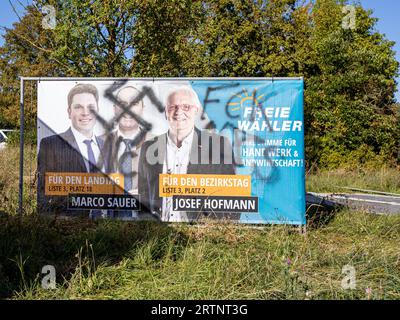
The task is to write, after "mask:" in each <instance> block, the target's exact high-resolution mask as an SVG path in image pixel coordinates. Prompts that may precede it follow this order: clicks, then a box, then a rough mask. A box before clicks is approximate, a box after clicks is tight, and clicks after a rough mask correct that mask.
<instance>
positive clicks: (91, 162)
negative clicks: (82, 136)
mask: <svg viewBox="0 0 400 320" xmlns="http://www.w3.org/2000/svg"><path fill="white" fill-rule="evenodd" d="M83 143H84V144H86V147H87V151H88V160H89V172H96V171H97V168H96V159H95V158H94V152H93V149H92V140H84V141H83ZM101 214H102V211H101V210H96V209H94V210H93V209H92V210H90V213H89V217H90V218H92V219H97V218H99V217H100V216H101Z"/></svg>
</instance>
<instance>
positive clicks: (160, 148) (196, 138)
mask: <svg viewBox="0 0 400 320" xmlns="http://www.w3.org/2000/svg"><path fill="white" fill-rule="evenodd" d="M217 140H219V146H220V147H219V148H218V152H214V157H215V154H217V156H218V155H219V159H218V161H215V160H216V159H214V163H213V159H212V149H213V141H217ZM207 143H208V146H209V147H210V148H209V152H208V154H206V159H205V160H206V161H204V159H203V161H202V159H201V157H202V154H203V157H204V152H203V153H202V151H204V150H205V149H204V150H202V149H203V148H206V145H207ZM166 145H167V134H166V133H165V134H163V135H160V136H158V137H155V138H154V139H152V140H149V141H146V142H145V143H144V144H143V146H142V150H141V152H140V159H139V194H140V199H141V205H142V209H143V210H146V211H147V212H150V213H152V214H153V215H155V216H158V217H159V218H160V217H161V210H162V198H160V197H159V181H158V179H159V174H161V173H162V171H163V164H164V159H165V153H166ZM149 149H150V150H149ZM153 149H154V150H155V156H156V157H157V159H159V161H158V162H157V163H151V160H150V159H149V157H148V156H146V154H147V153H148V151H149V153H150V154H151V153H153ZM196 149H197V150H196ZM225 155H228V158H229V157H231V158H230V159H231V160H232V161H230V164H224V159H225ZM202 162H203V163H202ZM204 162H205V163H204ZM215 162H216V163H215ZM187 174H235V167H234V165H233V152H232V147H231V145H230V143H229V141H228V139H226V138H225V137H223V136H221V135H218V134H215V133H210V132H207V131H200V130H199V129H197V128H195V134H194V135H193V142H192V147H191V151H190V155H189V165H188V168H187ZM201 216H209V217H211V218H230V219H239V217H240V214H233V213H229V214H218V216H216V215H215V214H213V215H211V214H210V213H209V212H203V213H188V218H189V219H190V220H197V219H198V218H200V217H201Z"/></svg>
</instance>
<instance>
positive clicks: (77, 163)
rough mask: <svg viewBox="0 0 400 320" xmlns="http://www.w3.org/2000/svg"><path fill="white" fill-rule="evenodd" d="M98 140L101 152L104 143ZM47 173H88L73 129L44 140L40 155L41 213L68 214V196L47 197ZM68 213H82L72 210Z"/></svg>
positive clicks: (39, 185) (39, 202)
mask: <svg viewBox="0 0 400 320" xmlns="http://www.w3.org/2000/svg"><path fill="white" fill-rule="evenodd" d="M96 140H97V143H98V145H99V148H100V151H101V150H102V149H103V141H102V140H101V139H100V138H98V137H96ZM45 172H87V169H86V165H85V160H84V158H83V156H82V155H81V153H80V151H79V147H78V144H77V142H76V140H75V137H74V134H73V133H72V130H71V128H69V129H68V130H67V131H65V132H63V133H61V134H59V135H52V136H50V137H47V138H44V139H42V140H41V141H40V147H39V155H38V175H39V176H38V208H39V212H67V210H66V209H67V196H45V194H44V187H45ZM68 213H70V214H74V213H81V212H77V211H75V210H74V211H73V210H70V211H68ZM86 213H87V212H86Z"/></svg>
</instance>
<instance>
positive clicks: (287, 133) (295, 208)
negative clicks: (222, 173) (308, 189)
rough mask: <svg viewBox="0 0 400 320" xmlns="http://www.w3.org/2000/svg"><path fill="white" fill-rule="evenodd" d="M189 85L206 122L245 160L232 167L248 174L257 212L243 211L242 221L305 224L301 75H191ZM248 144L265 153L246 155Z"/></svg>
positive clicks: (250, 147)
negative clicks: (221, 77) (223, 77)
mask: <svg viewBox="0 0 400 320" xmlns="http://www.w3.org/2000/svg"><path fill="white" fill-rule="evenodd" d="M191 85H192V87H193V89H194V90H195V91H196V92H197V94H198V96H199V98H200V101H201V103H202V105H203V108H204V112H205V113H206V114H207V116H208V118H209V120H210V127H214V128H216V129H217V130H218V131H219V132H220V133H221V134H224V135H226V136H228V137H229V139H230V140H231V142H233V144H234V145H235V146H236V147H234V150H235V152H236V156H238V155H237V153H240V158H241V159H242V161H244V163H239V164H238V166H237V167H236V173H237V174H247V175H251V178H252V196H254V197H258V198H259V212H258V213H242V215H241V218H240V222H242V223H255V224H259V223H274V224H282V223H286V224H305V223H306V217H305V211H306V210H305V169H304V166H305V163H304V122H303V91H304V84H303V79H274V80H193V81H191ZM250 110H251V112H249V111H250ZM266 110H269V111H268V112H266ZM255 122H258V123H257V124H254V123H255ZM243 123H244V124H245V125H243ZM295 123H296V124H295ZM235 129H236V130H235ZM238 137H240V138H241V139H238ZM246 139H247V140H246ZM241 140H245V141H249V140H250V141H253V143H254V144H252V145H246V144H244V143H243V142H240V141H241ZM252 148H253V149H254V150H255V149H257V150H258V151H259V152H264V154H262V155H260V154H258V155H257V154H251V155H250V156H249V155H248V154H249V152H252V151H251V149H252ZM263 149H265V150H264V151H263ZM246 161H247V162H246ZM249 163H251V165H249Z"/></svg>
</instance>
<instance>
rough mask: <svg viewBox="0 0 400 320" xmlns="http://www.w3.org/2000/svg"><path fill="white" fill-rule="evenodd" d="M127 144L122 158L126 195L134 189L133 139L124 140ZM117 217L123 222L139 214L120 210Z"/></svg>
mask: <svg viewBox="0 0 400 320" xmlns="http://www.w3.org/2000/svg"><path fill="white" fill-rule="evenodd" d="M123 141H124V143H125V146H126V148H125V152H124V153H123V154H122V156H121V170H122V174H123V175H124V189H125V193H126V194H127V193H128V192H129V191H130V190H131V189H132V185H133V183H132V179H133V176H132V171H133V170H132V160H133V156H132V143H133V140H132V139H124V140H123ZM116 215H117V217H118V218H120V219H122V220H125V219H127V220H131V219H132V218H136V217H137V213H136V212H135V211H132V210H120V211H117V214H116Z"/></svg>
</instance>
